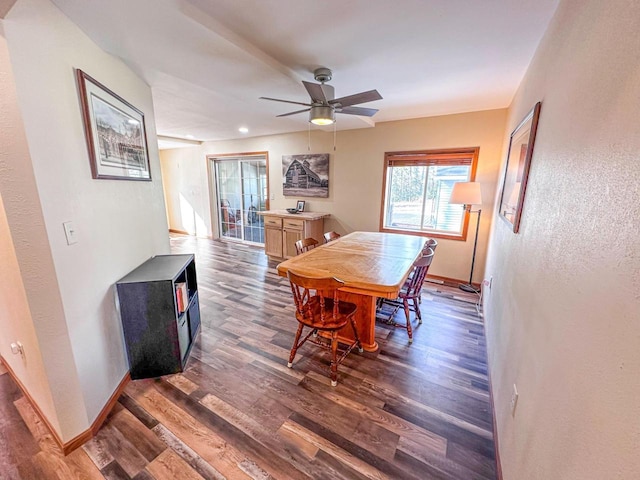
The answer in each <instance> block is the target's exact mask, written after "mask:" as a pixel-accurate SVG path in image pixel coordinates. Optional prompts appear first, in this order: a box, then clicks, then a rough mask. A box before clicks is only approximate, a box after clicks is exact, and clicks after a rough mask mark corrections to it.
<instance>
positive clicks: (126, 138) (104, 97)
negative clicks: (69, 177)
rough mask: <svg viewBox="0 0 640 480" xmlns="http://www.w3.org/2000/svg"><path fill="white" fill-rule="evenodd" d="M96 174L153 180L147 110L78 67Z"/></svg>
mask: <svg viewBox="0 0 640 480" xmlns="http://www.w3.org/2000/svg"><path fill="white" fill-rule="evenodd" d="M76 78H77V81H78V89H79V90H80V101H81V105H82V116H83V120H84V130H85V136H86V140H87V148H88V150H89V161H90V164H91V174H92V176H93V178H103V179H121V180H146V181H150V180H151V171H150V169H149V151H148V148H147V134H146V130H145V125H144V114H143V113H142V112H141V111H140V110H138V109H137V108H135V107H134V106H133V105H131V104H130V103H129V102H127V101H126V100H124V99H123V98H122V97H120V96H118V95H116V94H115V93H113V92H112V91H111V90H109V89H108V88H107V87H105V86H104V85H102V84H101V83H99V82H98V81H96V80H94V79H93V78H91V77H90V76H89V75H87V74H86V73H84V72H83V71H82V70H80V69H76Z"/></svg>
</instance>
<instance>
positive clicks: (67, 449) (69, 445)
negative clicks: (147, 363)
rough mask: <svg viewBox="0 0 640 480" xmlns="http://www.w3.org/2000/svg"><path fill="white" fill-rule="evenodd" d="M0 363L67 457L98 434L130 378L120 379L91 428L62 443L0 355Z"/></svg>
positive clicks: (128, 376) (127, 376)
mask: <svg viewBox="0 0 640 480" xmlns="http://www.w3.org/2000/svg"><path fill="white" fill-rule="evenodd" d="M0 362H1V363H2V364H3V365H4V366H5V368H6V369H7V373H8V374H9V375H10V376H11V378H12V379H13V381H14V382H15V383H16V385H18V387H19V388H20V390H22V394H23V395H24V397H25V398H26V399H27V400H28V401H29V403H30V404H31V406H32V407H33V409H34V411H35V412H36V414H37V415H38V416H39V417H40V419H41V420H42V422H43V423H44V424H45V426H46V427H47V428H48V429H49V432H51V436H52V437H53V439H54V440H55V441H56V443H57V444H58V447H59V448H60V450H61V451H62V453H64V455H69V454H70V453H71V452H73V451H74V450H75V449H76V448H78V447H79V446H80V445H82V444H83V443H85V442H87V441H88V440H91V439H92V438H93V437H94V436H95V435H96V434H97V433H98V430H100V427H101V426H102V424H103V423H104V421H105V420H106V419H107V416H108V415H109V413H110V412H111V410H112V409H113V407H115V405H116V402H117V401H118V398H119V397H120V395H122V392H124V389H125V387H126V386H127V384H128V383H129V382H130V381H131V376H130V375H129V372H127V373H126V374H125V376H124V377H123V378H122V380H121V381H120V383H119V384H118V387H117V388H116V389H115V391H114V392H113V394H112V395H111V397H109V400H108V401H107V403H106V404H105V406H104V407H103V408H102V410H101V411H100V413H99V414H98V416H97V417H96V419H95V420H94V421H93V423H92V424H91V426H90V427H89V428H88V429H87V430H85V431H84V432H82V433H80V434H79V435H77V436H75V437H74V438H72V439H71V440H69V441H68V442H66V443H64V442H63V441H62V439H61V438H60V436H59V435H58V432H56V430H55V429H54V428H53V426H52V425H51V423H50V422H49V420H48V419H47V417H46V416H45V414H44V413H42V410H40V407H39V406H38V404H37V403H36V401H35V400H34V399H33V397H32V396H31V395H30V394H29V392H28V391H27V389H26V388H25V386H24V384H23V383H22V382H21V381H20V379H19V378H18V376H17V375H16V373H15V372H14V371H13V369H12V368H11V365H9V363H8V362H7V361H6V360H5V359H4V358H3V357H2V356H1V355H0Z"/></svg>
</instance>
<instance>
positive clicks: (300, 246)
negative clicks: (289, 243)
mask: <svg viewBox="0 0 640 480" xmlns="http://www.w3.org/2000/svg"><path fill="white" fill-rule="evenodd" d="M316 245H318V241H317V240H316V239H315V238H311V237H309V238H303V239H302V240H298V241H297V242H296V254H297V255H300V254H301V253H304V252H308V251H309V250H311V249H312V248H315V247H316Z"/></svg>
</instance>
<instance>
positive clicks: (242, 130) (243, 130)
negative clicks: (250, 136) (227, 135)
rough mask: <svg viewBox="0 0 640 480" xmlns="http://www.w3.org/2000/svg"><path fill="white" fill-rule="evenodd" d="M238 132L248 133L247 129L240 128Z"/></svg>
mask: <svg viewBox="0 0 640 480" xmlns="http://www.w3.org/2000/svg"><path fill="white" fill-rule="evenodd" d="M238 131H239V132H240V133H249V129H248V128H247V127H240V128H239V129H238Z"/></svg>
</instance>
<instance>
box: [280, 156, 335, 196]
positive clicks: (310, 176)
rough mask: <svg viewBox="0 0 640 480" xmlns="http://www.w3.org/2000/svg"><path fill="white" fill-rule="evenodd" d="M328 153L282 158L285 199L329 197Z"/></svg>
mask: <svg viewBox="0 0 640 480" xmlns="http://www.w3.org/2000/svg"><path fill="white" fill-rule="evenodd" d="M329 158H330V155H329V154H328V153H307V154H304V155H283V156H282V194H283V195H284V196H285V197H320V198H328V197H329Z"/></svg>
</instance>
